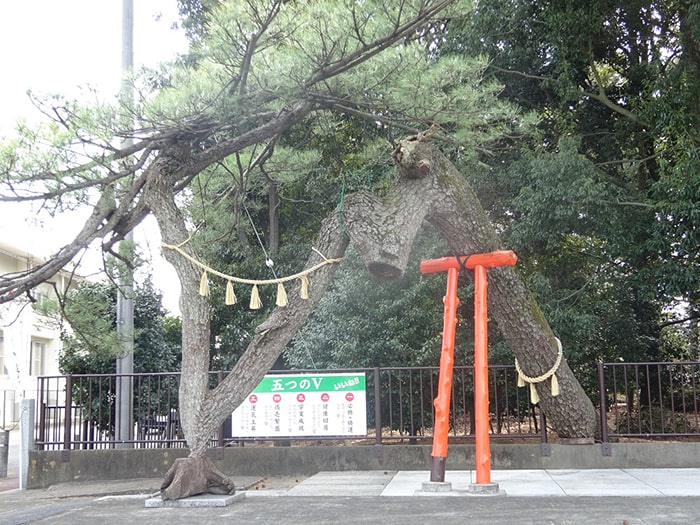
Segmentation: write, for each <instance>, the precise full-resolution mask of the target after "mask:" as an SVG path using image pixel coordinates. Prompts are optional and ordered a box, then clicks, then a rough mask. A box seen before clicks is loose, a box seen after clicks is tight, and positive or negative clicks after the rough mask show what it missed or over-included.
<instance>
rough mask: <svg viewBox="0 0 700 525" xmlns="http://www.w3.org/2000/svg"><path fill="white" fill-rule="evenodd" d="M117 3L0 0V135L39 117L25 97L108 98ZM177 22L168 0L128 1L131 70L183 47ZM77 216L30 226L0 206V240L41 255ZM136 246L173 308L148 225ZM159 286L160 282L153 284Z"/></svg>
mask: <svg viewBox="0 0 700 525" xmlns="http://www.w3.org/2000/svg"><path fill="white" fill-rule="evenodd" d="M121 16H122V0H21V1H16V0H14V1H12V0H3V1H2V2H0V50H2V51H1V53H2V55H1V56H2V77H3V81H2V82H0V136H2V135H7V134H9V133H10V132H11V130H12V128H13V124H14V123H15V121H16V120H17V119H18V118H27V119H29V120H30V121H32V120H35V119H39V118H40V116H41V115H40V113H39V112H38V111H37V110H36V108H34V106H33V105H32V104H31V102H30V101H29V99H28V97H27V95H26V92H27V90H28V89H31V90H32V91H34V92H37V93H63V94H70V95H74V94H78V93H79V92H80V90H79V87H80V86H87V85H89V86H90V87H93V88H96V89H98V91H99V92H100V94H101V95H102V96H104V97H105V98H112V97H114V96H116V94H117V93H118V90H119V85H120V75H121ZM177 18H178V12H177V1H176V0H134V66H135V68H138V67H140V66H141V65H156V64H157V63H158V62H161V61H166V60H169V59H171V58H173V57H174V56H175V55H176V54H177V53H182V52H184V51H186V49H187V42H186V39H185V37H184V35H183V33H182V32H179V31H175V30H173V29H171V27H172V24H173V22H176V21H177ZM80 220H81V219H80V217H79V216H77V217H76V216H64V217H60V218H58V219H52V220H50V221H44V223H43V224H42V225H41V226H38V225H37V223H36V222H37V221H36V217H35V216H34V214H33V213H32V212H30V211H28V210H27V209H26V207H20V206H13V205H9V204H6V203H3V204H1V205H0V238H2V239H3V240H4V241H5V242H7V243H10V244H13V245H15V246H17V247H18V248H22V249H24V250H26V251H29V252H32V253H35V254H37V255H40V256H44V257H47V256H49V255H50V254H51V253H53V252H55V251H56V250H58V249H59V248H60V247H61V246H63V245H64V244H66V243H67V242H69V241H70V240H72V238H73V236H74V234H75V233H76V232H77V231H78V228H79V226H80ZM136 240H137V242H139V244H140V246H141V248H142V249H147V250H148V251H149V252H150V253H151V254H152V256H153V257H154V261H153V264H156V265H159V270H158V271H156V272H154V275H155V277H157V278H158V280H156V285H157V286H158V287H159V288H161V289H162V290H163V291H164V292H166V307H167V308H169V309H170V310H172V311H177V304H176V301H177V293H175V294H173V293H172V290H173V289H177V288H178V286H179V285H178V284H177V279H176V277H175V274H174V271H172V269H171V268H170V267H169V266H167V265H166V267H165V268H162V269H161V267H162V265H163V263H161V262H160V261H159V260H156V259H155V258H156V256H157V255H158V252H159V248H158V245H159V242H160V239H159V238H158V236H157V228H155V223H154V221H151V222H149V224H147V225H146V227H144V228H142V229H141V231H138V232H136ZM159 281H160V282H159ZM178 293H179V292H178Z"/></svg>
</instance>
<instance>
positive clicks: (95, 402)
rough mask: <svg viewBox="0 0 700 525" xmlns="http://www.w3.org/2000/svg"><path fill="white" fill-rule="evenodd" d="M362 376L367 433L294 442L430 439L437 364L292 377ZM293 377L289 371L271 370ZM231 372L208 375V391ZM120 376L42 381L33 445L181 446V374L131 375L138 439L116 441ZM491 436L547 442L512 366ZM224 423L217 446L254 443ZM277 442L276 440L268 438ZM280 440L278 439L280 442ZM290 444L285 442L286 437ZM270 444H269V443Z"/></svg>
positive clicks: (463, 404)
mask: <svg viewBox="0 0 700 525" xmlns="http://www.w3.org/2000/svg"><path fill="white" fill-rule="evenodd" d="M305 372H308V373H328V372H332V373H337V372H353V373H364V374H365V376H366V398H367V428H368V432H367V435H365V436H354V437H351V438H350V437H345V436H342V437H341V436H337V437H334V436H329V437H324V438H319V437H317V436H308V437H304V436H301V437H299V436H297V437H294V438H293V439H294V440H305V439H307V438H308V439H314V440H319V439H324V440H329V439H334V440H338V439H342V440H352V441H355V442H357V441H363V440H364V441H367V442H373V443H383V442H397V441H403V442H409V443H417V442H420V441H425V440H427V439H430V438H431V436H432V427H433V399H434V398H435V395H436V390H437V378H438V368H437V367H393V368H385V367H382V368H362V369H344V370H324V371H318V370H306V371H304V370H301V371H299V370H295V371H294V372H293V373H295V374H298V373H305ZM271 373H282V374H283V373H289V372H271ZM225 375H226V372H213V373H211V376H210V377H211V380H210V382H211V386H212V387H213V386H216V384H218V382H220V381H221V380H223V378H224V377H225ZM120 377H122V378H123V377H124V376H118V375H116V374H95V375H77V374H76V375H68V376H43V377H40V378H39V379H38V383H39V384H38V390H37V396H38V399H37V411H38V413H37V421H38V424H37V434H36V444H37V446H38V448H40V449H65V450H70V449H79V448H86V449H88V448H113V447H117V446H133V447H139V448H140V447H163V446H165V447H183V446H185V443H184V439H183V436H182V433H181V431H180V426H179V411H178V402H177V399H178V397H177V392H178V388H179V379H180V376H179V373H158V374H132V375H129V376H128V377H130V378H131V381H132V385H133V391H134V397H133V399H134V410H133V413H134V425H133V437H132V438H130V439H126V440H120V441H119V442H117V440H116V439H115V437H114V436H115V424H116V422H115V410H116V402H117V401H116V399H117V395H116V391H117V388H118V383H119V378H120ZM489 381H490V385H489V392H490V409H491V422H490V423H491V435H492V436H493V437H494V438H495V439H500V438H513V439H514V438H531V439H535V440H538V441H541V442H546V441H547V434H546V432H547V430H546V424H545V422H544V415H543V414H541V413H540V410H539V408H538V407H533V406H531V405H530V404H529V402H528V398H527V392H526V391H525V389H518V388H517V387H516V375H515V370H514V367H513V366H498V365H495V366H491V367H490V369H489ZM472 393H473V368H472V367H455V369H454V378H453V386H452V407H451V408H452V409H451V415H450V417H451V421H450V439H451V440H452V441H453V442H457V441H469V440H471V439H473V437H472V434H473V429H474V416H473V399H472ZM231 433H232V432H231V426H230V424H229V423H227V422H225V423H224V424H223V425H222V426H221V428H220V429H219V432H218V433H217V435H215V436H214V437H213V438H212V445H213V446H223V445H226V444H227V443H230V442H245V441H252V440H253V438H241V437H238V436H232V435H231ZM269 439H275V438H269ZM278 439H279V438H278ZM287 439H288V438H287ZM266 440H267V439H266Z"/></svg>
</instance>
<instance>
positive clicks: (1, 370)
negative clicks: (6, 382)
mask: <svg viewBox="0 0 700 525" xmlns="http://www.w3.org/2000/svg"><path fill="white" fill-rule="evenodd" d="M7 374H8V371H7V365H6V364H5V336H4V334H3V333H2V330H0V375H5V376H6V375H7Z"/></svg>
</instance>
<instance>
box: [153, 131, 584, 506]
mask: <svg viewBox="0 0 700 525" xmlns="http://www.w3.org/2000/svg"><path fill="white" fill-rule="evenodd" d="M395 160H396V163H397V166H398V173H397V178H396V181H395V183H394V185H393V187H392V188H391V190H390V191H389V192H388V195H387V196H386V197H384V198H383V199H378V198H376V197H374V196H372V195H370V194H367V193H357V194H353V195H351V196H348V197H346V199H345V203H344V206H343V209H342V210H341V214H340V217H341V220H342V228H341V225H340V224H339V222H338V214H337V213H334V214H332V216H331V217H329V218H328V219H326V220H325V221H324V222H323V224H322V227H321V231H320V233H319V236H318V238H317V240H316V244H315V248H316V249H317V250H318V251H319V252H320V253H322V254H324V255H325V257H327V258H329V259H330V258H339V257H342V256H343V255H344V253H345V250H346V248H347V245H348V240H347V239H346V238H345V236H344V235H343V233H342V232H343V230H344V231H346V232H347V233H348V234H349V236H350V239H351V241H352V243H353V245H354V246H355V247H356V248H357V250H358V251H359V252H360V253H361V254H362V256H363V257H364V259H365V262H366V264H367V267H368V269H369V270H370V271H371V272H372V273H373V274H375V275H377V276H379V277H384V278H392V277H398V276H400V275H401V274H402V273H403V271H404V270H405V268H406V265H407V262H408V255H409V253H410V250H411V246H412V244H413V240H414V238H415V236H416V233H417V232H418V230H419V228H420V226H421V224H422V223H423V221H424V220H427V221H429V222H431V223H433V224H435V225H436V226H437V227H438V229H439V230H440V231H441V233H442V235H443V236H444V237H445V239H446V240H447V242H448V243H449V245H450V246H451V248H452V250H453V251H454V254H455V255H458V254H459V255H462V254H472V253H479V252H486V251H492V250H494V249H497V248H499V242H498V239H497V236H496V233H495V231H494V229H493V227H492V225H491V223H490V221H489V219H488V217H487V216H486V213H485V212H484V210H483V209H482V207H481V205H480V204H479V202H478V200H477V198H476V196H475V195H474V192H473V191H472V189H471V188H470V187H469V185H468V184H467V183H466V181H465V180H464V177H462V176H461V175H460V174H459V173H458V171H457V170H456V168H455V167H454V166H453V165H452V163H451V162H449V160H448V159H447V158H446V157H445V156H444V155H442V153H440V151H439V150H438V149H437V148H436V147H435V146H433V145H431V144H429V143H427V142H421V141H420V140H416V139H408V140H405V141H402V142H401V144H400V146H399V148H397V150H396V151H395ZM147 193H148V195H149V197H148V199H149V205H150V207H151V209H152V210H153V213H154V215H155V216H156V218H157V220H158V223H159V226H160V229H161V234H162V237H163V242H164V243H167V244H175V245H177V244H181V243H183V242H185V241H186V240H187V238H188V232H187V230H186V227H185V222H184V219H183V217H182V216H181V214H180V213H179V211H178V209H177V207H176V205H175V203H174V198H173V193H172V190H171V189H170V188H168V185H167V183H166V182H165V180H164V177H154V178H153V180H152V181H151V182H150V184H149V187H148V188H147ZM183 249H186V250H189V249H190V248H189V246H188V245H187V244H185V245H183ZM164 255H165V257H166V258H167V260H168V261H169V262H171V263H172V264H173V266H174V267H175V269H176V271H177V273H178V277H179V278H180V281H181V285H182V295H181V298H180V307H181V309H182V331H183V342H182V356H183V359H182V376H181V377H182V379H181V383H180V395H179V398H180V417H181V421H182V427H183V431H184V434H185V438H186V439H187V444H188V446H189V448H190V457H189V458H187V460H188V461H181V462H177V463H175V464H174V465H173V466H172V468H171V469H170V471H169V472H168V474H167V475H166V478H165V480H164V483H163V488H162V494H163V497H166V498H168V499H179V498H183V497H187V496H189V495H193V494H198V493H203V492H206V491H208V490H211V489H212V486H213V487H214V489H213V490H215V491H219V492H221V491H225V490H226V489H227V487H230V488H231V489H232V488H233V484H232V483H230V480H229V479H228V478H226V477H225V476H224V475H223V474H221V473H220V472H219V471H218V470H217V469H216V467H215V466H214V464H213V463H212V462H211V461H200V459H198V458H202V457H203V456H204V455H205V451H206V448H207V442H208V441H209V439H210V438H211V436H212V435H213V434H214V433H215V432H216V430H217V428H219V426H220V425H221V423H222V422H223V421H224V420H225V419H226V418H227V417H228V416H229V415H230V414H231V412H232V411H233V410H234V409H235V408H236V407H237V406H238V405H240V403H241V402H242V401H243V400H244V399H245V398H246V396H247V395H248V394H249V393H250V392H251V391H252V390H253V389H254V388H255V387H256V386H257V384H258V383H259V382H260V380H261V379H262V378H263V376H264V375H265V374H266V373H267V371H268V370H269V369H270V368H271V367H272V365H273V364H274V362H275V361H276V359H277V358H278V357H279V355H280V353H281V352H282V351H283V350H284V348H285V346H286V345H287V343H288V342H289V341H290V339H291V338H292V337H293V336H294V334H295V333H296V332H297V331H298V330H299V328H301V327H302V326H303V324H304V323H305V322H306V319H307V318H308V316H309V314H310V313H311V312H312V311H313V309H314V308H315V306H316V304H317V303H318V301H319V300H320V299H321V297H322V296H323V294H324V292H325V290H326V288H327V286H328V285H329V284H330V282H331V281H332V278H333V275H334V273H335V270H336V266H337V265H335V264H330V265H326V266H324V267H323V268H321V269H320V270H318V271H316V272H314V273H313V274H312V275H311V276H310V279H311V287H310V290H309V299H308V300H302V299H301V298H300V297H299V293H298V290H291V291H290V293H289V295H288V297H289V303H288V305H287V306H286V307H278V308H276V309H275V310H274V311H273V312H272V314H271V315H270V317H268V318H267V320H266V321H265V322H263V323H262V324H261V325H260V326H258V327H257V329H256V331H255V335H254V337H253V339H252V341H251V342H250V344H249V346H248V348H247V349H246V352H245V353H244V354H243V356H242V357H241V358H240V359H239V361H238V362H237V363H236V365H235V366H234V368H233V370H232V371H231V373H230V374H229V375H228V376H227V377H226V378H225V379H224V380H223V381H222V382H221V383H220V384H219V385H218V386H217V387H216V388H215V389H213V390H210V389H208V387H207V377H208V376H207V374H208V364H209V301H208V298H206V297H202V296H200V295H199V278H200V276H201V271H200V270H199V269H198V268H196V267H195V266H194V265H192V264H191V263H189V262H188V261H186V260H185V259H184V258H183V257H181V256H180V255H178V254H177V253H176V252H173V251H169V250H167V249H165V250H164ZM321 260H322V258H321V257H320V256H319V255H318V254H317V253H316V252H312V254H311V256H310V257H309V260H308V261H307V264H306V267H305V268H309V267H311V266H313V265H315V264H317V263H318V262H320V261H321ZM489 274H490V275H489V312H490V315H491V317H492V318H493V319H494V320H495V321H496V322H497V324H498V327H499V328H500V330H501V332H502V333H503V337H504V339H505V340H506V341H507V342H508V344H509V346H510V347H511V348H512V349H513V352H514V353H515V355H516V357H517V358H518V360H519V361H520V363H521V367H522V368H523V370H524V372H525V373H526V374H527V375H530V376H537V375H540V374H542V373H543V372H545V371H547V370H548V369H549V368H550V367H551V366H552V364H553V363H554V362H555V360H556V356H557V350H556V343H555V337H554V335H553V333H552V331H551V329H550V327H549V325H548V324H547V322H546V320H545V318H544V316H543V315H542V313H541V312H540V310H539V308H538V307H537V305H536V304H535V302H534V300H533V299H532V297H531V296H530V294H529V293H528V291H527V290H526V288H525V286H524V285H523V283H522V281H521V280H520V279H519V277H518V276H517V273H516V272H515V271H514V270H513V269H511V268H497V269H492V270H490V271H489ZM557 376H558V378H559V382H560V391H561V393H560V395H559V396H557V397H553V396H552V395H551V394H550V391H549V386H548V385H547V386H545V387H544V388H539V387H538V392H539V394H540V399H541V404H542V407H543V409H544V411H545V413H546V415H547V417H548V422H549V423H550V425H551V426H552V427H553V428H554V429H555V430H556V431H557V432H558V433H559V435H560V436H562V437H591V436H593V435H594V433H595V429H596V417H595V410H594V408H593V404H592V403H591V401H590V400H589V399H588V397H587V396H586V395H585V393H584V391H583V389H582V388H581V386H580V385H579V383H578V381H577V380H576V378H575V377H574V376H573V373H572V372H571V370H570V369H569V367H568V365H567V364H566V361H565V360H563V361H562V364H561V365H560V367H559V369H558V371H557Z"/></svg>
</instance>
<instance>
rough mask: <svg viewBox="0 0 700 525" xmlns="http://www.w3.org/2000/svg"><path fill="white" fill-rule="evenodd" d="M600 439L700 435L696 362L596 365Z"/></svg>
mask: <svg viewBox="0 0 700 525" xmlns="http://www.w3.org/2000/svg"><path fill="white" fill-rule="evenodd" d="M598 384H599V406H600V414H601V440H602V441H603V442H604V443H605V442H608V441H611V440H618V439H623V438H649V439H654V438H656V439H680V438H685V439H697V438H698V437H700V412H699V411H698V409H699V408H700V406H699V405H700V362H696V361H693V362H665V363H599V364H598Z"/></svg>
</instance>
